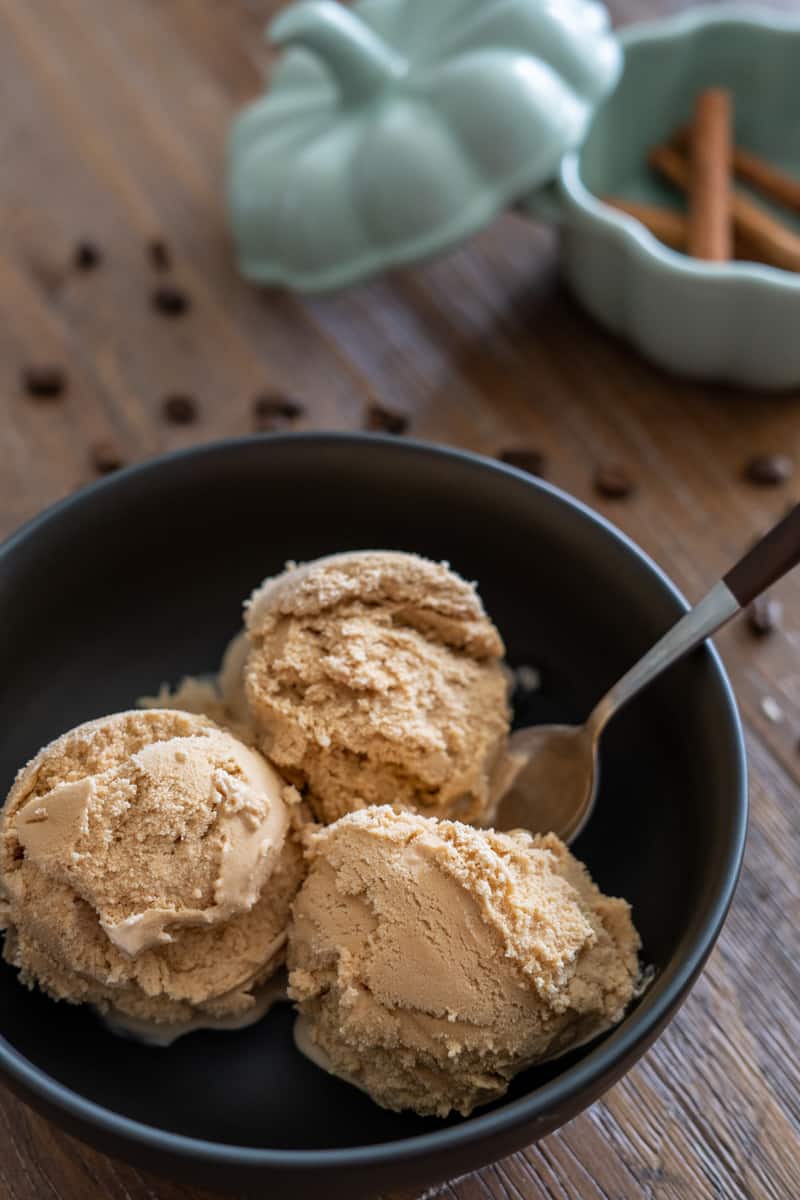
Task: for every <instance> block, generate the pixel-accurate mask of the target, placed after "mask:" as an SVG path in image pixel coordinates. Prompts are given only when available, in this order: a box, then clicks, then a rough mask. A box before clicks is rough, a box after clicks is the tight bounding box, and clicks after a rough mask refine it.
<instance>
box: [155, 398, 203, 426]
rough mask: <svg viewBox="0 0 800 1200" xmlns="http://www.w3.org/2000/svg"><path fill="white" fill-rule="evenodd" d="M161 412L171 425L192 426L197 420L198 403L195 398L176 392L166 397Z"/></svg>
mask: <svg viewBox="0 0 800 1200" xmlns="http://www.w3.org/2000/svg"><path fill="white" fill-rule="evenodd" d="M161 412H162V413H163V415H164V420H165V421H168V422H169V424H170V425H191V424H192V422H193V421H195V420H196V419H197V401H196V400H195V398H194V396H187V395H184V394H182V393H180V392H175V393H173V394H172V395H171V396H165V397H164V399H163V401H162V402H161Z"/></svg>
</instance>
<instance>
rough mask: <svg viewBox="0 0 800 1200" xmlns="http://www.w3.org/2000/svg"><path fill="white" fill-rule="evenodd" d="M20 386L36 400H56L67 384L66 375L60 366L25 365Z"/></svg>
mask: <svg viewBox="0 0 800 1200" xmlns="http://www.w3.org/2000/svg"><path fill="white" fill-rule="evenodd" d="M22 386H23V387H24V389H25V391H26V392H27V393H28V395H29V396H33V397H35V399H37V400H57V399H58V397H59V396H61V395H62V394H63V392H64V391H65V389H66V386H67V376H66V374H65V372H64V371H63V370H62V369H61V367H53V366H41V367H25V368H24V370H23V372H22Z"/></svg>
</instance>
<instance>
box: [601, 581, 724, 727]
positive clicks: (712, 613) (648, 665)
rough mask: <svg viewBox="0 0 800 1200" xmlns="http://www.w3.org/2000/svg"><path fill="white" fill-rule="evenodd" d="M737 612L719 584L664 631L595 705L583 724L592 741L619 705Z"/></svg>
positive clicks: (721, 583) (720, 583)
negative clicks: (588, 731)
mask: <svg viewBox="0 0 800 1200" xmlns="http://www.w3.org/2000/svg"><path fill="white" fill-rule="evenodd" d="M739 611H740V606H739V602H738V600H737V599H736V597H735V596H734V594H733V592H732V591H731V590H730V588H729V587H728V586H727V584H725V583H724V582H723V581H722V580H720V582H719V583H716V584H714V586H713V587H712V589H711V591H710V592H707V593H706V595H705V596H704V597H703V599H702V600H701V601H700V602H699V603H698V604H696V605H695V606H694V608H692V609H690V610H689V612H687V613H686V614H685V615H684V616H683V617H681V619H680V620H679V621H678V622H677V624H675V625H673V626H672V628H671V629H668V630H667V632H666V633H665V634H664V636H663V637H662V638H660V639H659V641H657V642H656V644H655V645H654V646H652V647H651V648H650V649H649V650H648V651H647V653H646V654H645V655H644V657H643V658H640V659H639V661H638V662H637V663H634V665H633V666H632V667H631V668H630V670H629V671H627V672H626V673H625V674H624V675H623V676H622V678H621V679H620V680H618V681H617V683H615V684H614V686H613V687H612V688H611V689H610V690H609V691H608V692H606V694H605V696H603V698H602V700H600V701H599V703H598V704H597V705H595V707H594V709H593V710H592V712H591V713H590V714H589V718H588V720H587V722H586V726H587V728H588V729H589V730H590V732H591V734H592V736H593V738H594V739H595V740H596V739H597V738H599V737H600V734H601V733H602V732H603V730H604V729H605V727H606V725H607V724H608V722H609V721H610V720H611V718H612V717H613V716H614V715H615V713H618V712H619V710H620V709H621V708H622V707H623V705H625V704H627V702H628V701H629V700H631V699H633V697H634V696H636V695H638V693H639V692H640V691H641V690H642V688H645V687H647V685H648V684H649V683H652V681H653V680H654V679H657V678H658V676H659V675H661V674H662V672H663V671H666V670H667V668H668V667H671V666H672V664H673V663H675V662H677V661H678V660H679V659H681V658H683V657H684V655H686V654H689V653H690V652H691V651H692V650H694V649H695V647H697V646H699V645H700V643H701V642H704V641H705V639H706V638H707V637H710V635H711V634H712V633H716V631H717V630H718V629H721V628H722V626H723V625H725V624H727V622H728V621H730V619H731V618H732V617H735V616H736V614H737V613H738V612H739Z"/></svg>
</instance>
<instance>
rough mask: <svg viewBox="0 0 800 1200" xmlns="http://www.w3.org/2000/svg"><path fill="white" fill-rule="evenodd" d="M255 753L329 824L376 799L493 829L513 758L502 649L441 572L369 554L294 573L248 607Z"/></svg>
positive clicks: (273, 582) (474, 601)
mask: <svg viewBox="0 0 800 1200" xmlns="http://www.w3.org/2000/svg"><path fill="white" fill-rule="evenodd" d="M246 626H247V635H248V639H249V647H250V648H249V653H248V655H247V659H246V663H245V668H244V687H245V694H246V698H247V704H248V709H249V714H250V719H251V721H252V724H253V727H254V730H255V735H256V737H257V739H258V744H259V745H260V747H261V749H262V750H263V752H264V754H265V755H266V756H267V757H268V758H269V759H270V760H271V761H272V762H273V763H274V764H275V765H276V766H277V768H278V769H279V770H280V771H281V772H282V773H283V774H284V775H285V776H286V777H287V778H288V779H290V780H291V781H292V782H293V783H295V784H296V785H297V786H298V787H299V788H300V789H301V790H302V791H303V792H304V793H305V795H306V796H307V798H308V800H309V802H310V804H311V806H312V808H313V809H314V812H315V814H316V816H317V818H318V819H319V820H321V821H324V822H330V821H333V820H335V819H336V818H337V817H340V816H341V815H342V814H344V813H347V812H349V811H352V810H354V809H359V808H363V807H366V806H368V805H371V804H393V805H395V806H397V807H399V808H408V809H413V810H419V811H421V812H424V813H426V814H427V815H435V816H440V817H453V818H458V819H459V820H462V821H467V822H473V823H489V822H491V820H492V818H493V816H494V813H495V811H496V808H497V805H498V802H499V800H500V798H501V796H502V794H503V792H504V791H505V790H506V789H507V787H508V786H509V784H510V782H511V780H512V778H513V776H514V774H515V771H516V763H515V762H514V761H513V760H512V759H511V758H510V757H509V756H508V754H507V749H506V745H507V743H506V738H507V734H508V728H509V717H510V714H509V706H508V698H507V682H506V676H505V673H504V669H503V667H502V663H501V660H502V657H503V653H504V648H503V643H502V640H501V638H500V635H499V633H498V632H497V630H496V628H495V627H494V625H493V624H492V622H491V621H490V620H489V618H488V617H487V615H486V613H485V612H484V609H483V606H482V604H481V601H480V598H479V596H478V594H477V592H476V590H475V587H474V586H473V585H472V584H469V583H466V582H465V581H464V580H463V579H461V578H459V576H458V575H456V574H455V573H454V572H453V571H451V570H450V569H449V568H448V566H447V565H446V564H444V563H434V562H431V561H429V560H427V559H424V558H420V557H418V556H416V555H413V554H404V553H400V552H393V551H359V552H354V553H349V554H340V555H334V556H332V557H330V558H322V559H318V560H316V561H315V562H312V563H309V564H307V565H305V566H302V567H290V568H288V569H287V570H286V571H285V572H284V573H283V574H282V575H279V576H276V577H275V578H273V579H268V580H267V581H266V582H265V583H264V584H263V585H262V586H261V588H259V589H258V590H257V591H256V592H255V593H254V595H253V597H252V598H251V600H250V602H249V604H248V606H247V612H246Z"/></svg>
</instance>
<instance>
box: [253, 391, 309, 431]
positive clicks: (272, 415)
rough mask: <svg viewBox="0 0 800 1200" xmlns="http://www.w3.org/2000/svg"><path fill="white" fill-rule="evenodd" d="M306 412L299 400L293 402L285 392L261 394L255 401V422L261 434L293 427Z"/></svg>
mask: <svg viewBox="0 0 800 1200" xmlns="http://www.w3.org/2000/svg"><path fill="white" fill-rule="evenodd" d="M305 411H306V410H305V409H304V407H303V405H302V404H300V402H299V401H298V400H293V399H292V397H291V396H286V395H284V393H283V392H261V393H260V394H259V395H258V396H256V398H255V399H254V400H253V421H254V424H255V427H256V430H257V431H258V432H260V433H269V432H270V431H271V430H276V429H281V428H282V427H283V426H285V425H291V424H292V422H293V421H298V420H299V419H300V417H302V416H303V414H304V413H305Z"/></svg>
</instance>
